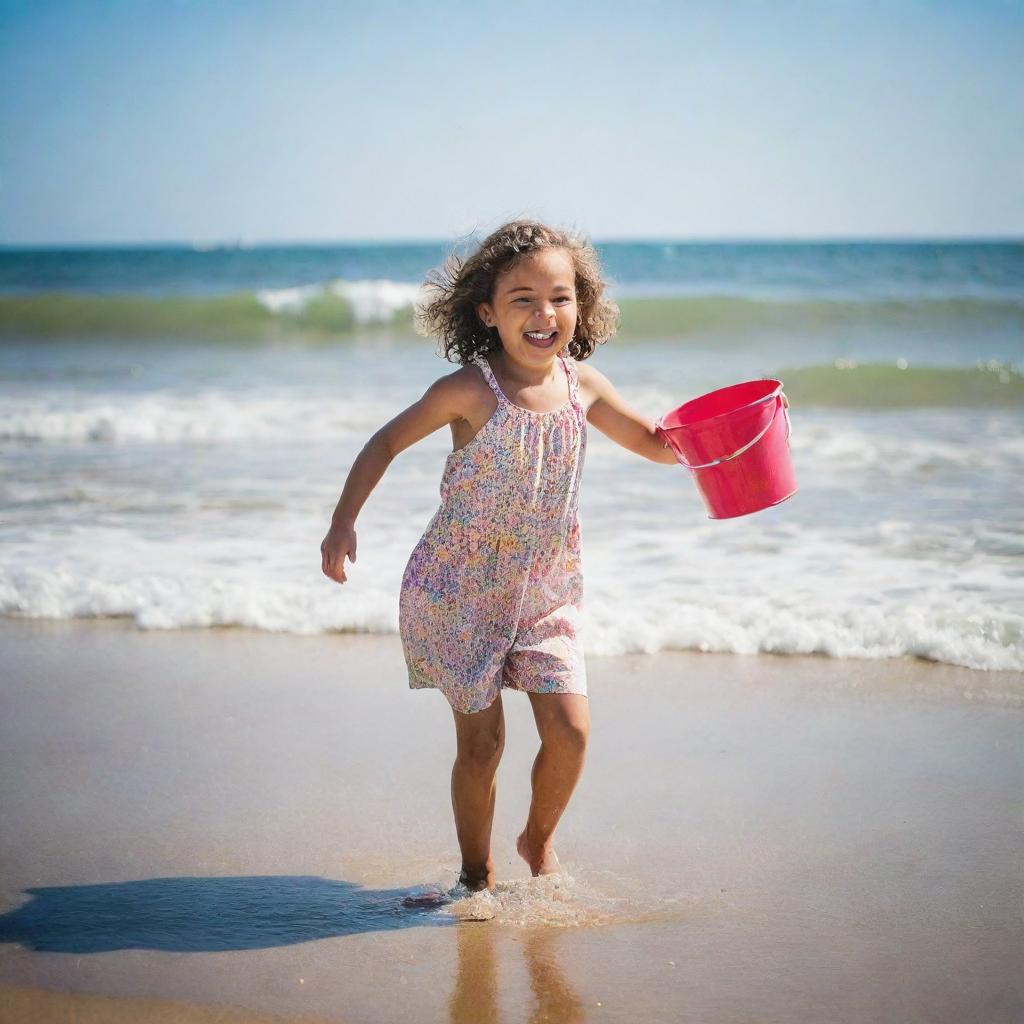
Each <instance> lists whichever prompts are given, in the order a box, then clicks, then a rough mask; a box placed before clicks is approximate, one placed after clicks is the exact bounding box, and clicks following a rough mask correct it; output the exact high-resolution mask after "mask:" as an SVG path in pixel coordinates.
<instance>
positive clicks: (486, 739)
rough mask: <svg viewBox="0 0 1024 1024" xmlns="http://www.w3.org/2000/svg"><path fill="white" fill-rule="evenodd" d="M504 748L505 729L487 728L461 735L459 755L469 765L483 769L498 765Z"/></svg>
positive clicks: (479, 769) (476, 768)
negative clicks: (468, 734)
mask: <svg viewBox="0 0 1024 1024" xmlns="http://www.w3.org/2000/svg"><path fill="white" fill-rule="evenodd" d="M504 749H505V734H504V730H503V729H498V730H494V729H486V730H481V731H480V732H476V733H474V734H473V735H471V736H462V737H460V738H459V743H458V754H457V757H458V759H459V761H460V762H462V764H464V765H466V766H467V767H471V768H473V769H475V770H478V771H482V770H485V769H488V768H491V767H493V766H496V765H497V763H498V762H499V761H500V760H501V754H502V751H503V750H504Z"/></svg>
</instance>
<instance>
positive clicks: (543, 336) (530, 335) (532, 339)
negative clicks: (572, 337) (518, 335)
mask: <svg viewBox="0 0 1024 1024" xmlns="http://www.w3.org/2000/svg"><path fill="white" fill-rule="evenodd" d="M523 337H524V338H525V339H526V340H527V341H528V342H529V343H530V344H531V345H533V346H534V348H550V347H551V346H552V345H553V344H554V343H555V339H556V338H557V337H558V331H525V332H524V333H523Z"/></svg>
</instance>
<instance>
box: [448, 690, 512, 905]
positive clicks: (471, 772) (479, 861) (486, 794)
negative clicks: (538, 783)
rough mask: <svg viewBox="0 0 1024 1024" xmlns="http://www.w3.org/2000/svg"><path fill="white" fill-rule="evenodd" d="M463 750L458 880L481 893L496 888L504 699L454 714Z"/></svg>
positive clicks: (458, 760)
mask: <svg viewBox="0 0 1024 1024" xmlns="http://www.w3.org/2000/svg"><path fill="white" fill-rule="evenodd" d="M452 713H453V714H454V715H455V736H456V742H457V745H458V749H457V753H456V756H455V764H454V765H453V766H452V809H453V810H454V811H455V831H456V833H457V835H458V837H459V849H460V850H461V851H462V874H461V875H460V877H459V881H460V882H462V884H463V885H465V886H466V887H467V888H469V889H471V890H473V891H478V890H480V889H484V888H487V889H493V888H494V862H493V861H492V859H491V824H492V822H493V821H494V800H495V795H496V791H497V785H496V780H495V775H496V773H497V771H498V762H499V761H500V760H501V753H502V751H503V750H504V748H505V715H504V712H503V710H502V706H501V695H500V694H499V695H498V697H497V699H496V700H495V701H494V703H493V704H492V705H491V706H490V707H489V708H487V709H486V710H484V711H477V712H474V713H473V714H471V715H467V714H463V713H462V712H460V711H455V710H454V709H452Z"/></svg>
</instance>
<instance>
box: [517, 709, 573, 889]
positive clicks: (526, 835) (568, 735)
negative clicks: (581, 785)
mask: <svg viewBox="0 0 1024 1024" xmlns="http://www.w3.org/2000/svg"><path fill="white" fill-rule="evenodd" d="M529 698H530V703H531V704H532V705H533V715H534V718H535V719H536V722H537V732H538V733H540V750H539V751H538V753H537V759H536V760H535V761H534V762H533V772H532V774H531V780H532V783H533V800H532V801H531V803H530V815H529V818H528V819H527V822H526V828H524V829H523V831H522V833H521V834H520V836H519V839H518V841H517V843H516V848H517V849H518V850H519V855H520V856H521V857H522V858H523V860H525V861H526V863H527V864H529V865H530V871H531V872H532V873H533V874H534V875H548V874H552V873H553V872H555V871H557V870H558V858H557V857H556V856H555V851H554V848H553V847H552V843H551V838H552V836H553V835H554V832H555V826H556V825H557V824H558V820H559V818H561V816H562V812H563V811H564V810H565V808H566V806H567V805H568V803H569V797H571V796H572V793H573V790H574V789H575V788H576V783H577V782H578V781H579V777H580V774H581V773H582V771H583V761H584V758H585V756H586V750H587V739H588V737H589V735H590V702H589V701H588V700H587V698H586V697H584V696H582V695H581V694H576V693H531V694H529Z"/></svg>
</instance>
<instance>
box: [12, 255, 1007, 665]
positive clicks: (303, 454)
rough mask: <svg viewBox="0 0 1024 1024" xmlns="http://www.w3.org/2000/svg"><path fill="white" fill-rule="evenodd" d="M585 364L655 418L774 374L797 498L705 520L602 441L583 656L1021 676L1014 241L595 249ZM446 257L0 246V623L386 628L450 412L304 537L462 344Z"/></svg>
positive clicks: (676, 487) (677, 474) (593, 471)
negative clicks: (451, 319) (431, 331)
mask: <svg viewBox="0 0 1024 1024" xmlns="http://www.w3.org/2000/svg"><path fill="white" fill-rule="evenodd" d="M598 248H599V251H600V253H601V256H602V259H603V261H604V264H605V267H606V269H607V272H608V277H609V281H610V291H611V293H612V295H613V296H614V297H615V298H616V299H617V300H618V301H619V304H620V307H621V309H622V324H621V327H620V330H619V332H618V334H617V335H616V337H615V338H613V339H612V340H611V341H610V342H609V343H608V344H607V345H605V346H603V347H602V348H600V349H599V351H598V352H597V353H595V355H594V356H593V357H592V361H593V363H594V365H596V366H597V367H598V368H600V369H601V370H602V371H603V372H604V373H605V374H606V375H607V376H608V377H609V378H610V379H611V380H612V381H613V383H614V384H615V385H616V387H617V388H618V390H619V392H620V393H621V394H622V396H623V397H624V398H625V399H626V401H627V402H629V403H630V404H631V405H632V406H633V407H634V408H636V409H637V410H639V411H641V412H643V413H644V414H646V415H648V416H649V417H650V418H652V419H654V418H656V417H657V416H658V415H660V414H661V413H662V412H664V411H666V410H668V409H670V408H673V407H675V406H676V405H679V404H680V403H681V402H683V401H686V400H687V399H689V398H692V397H695V396H696V395H699V394H701V393H703V392H705V391H707V390H710V389H711V388H715V387H720V386H723V385H725V384H729V383H734V382H736V381H738V380H749V379H752V378H756V377H761V376H773V377H779V378H780V379H782V380H783V381H784V383H785V387H786V393H787V395H788V396H789V399H790V403H791V409H790V412H791V420H792V426H793V434H792V438H791V452H792V457H793V460H794V464H795V468H796V474H797V479H798V482H799V485H800V490H799V492H798V493H797V494H796V495H795V496H794V497H793V498H791V499H790V500H789V501H786V502H784V503H783V504H781V505H779V506H777V507H776V508H773V509H769V510H766V511H764V512H761V513H757V514H755V515H753V516H747V517H743V518H740V519H735V520H727V521H713V520H709V519H708V518H707V517H706V515H705V512H704V509H703V506H702V504H701V502H700V500H699V498H698V495H697V492H696V489H695V487H694V485H693V482H692V480H691V479H690V476H689V473H688V472H687V471H686V470H685V469H683V468H682V467H677V466H662V465H657V464H654V463H650V462H646V461H645V460H642V459H639V458H637V457H636V456H635V455H632V454H631V453H629V452H627V451H625V450H623V449H621V448H619V447H617V446H616V445H614V444H613V443H612V442H611V441H609V440H608V439H607V438H605V437H603V435H601V434H600V433H599V432H598V431H597V430H596V429H594V428H593V427H591V429H590V431H589V443H588V452H587V461H586V469H585V472H584V481H583V492H582V498H581V521H582V526H583V537H584V573H585V578H586V588H587V595H586V607H585V611H584V622H583V629H584V640H585V643H586V647H587V651H588V653H589V654H592V655H606V654H616V653H623V652H637V651H640V652H655V651H659V650H664V649H677V648H678V649H691V648H692V649H698V650H706V651H733V652H739V653H744V654H758V653H773V654H787V653H812V652H813V653H818V654H821V655H825V656H830V657H838V658H851V657H852V658H890V657H903V656H917V657H921V658H928V659H932V660H936V661H943V662H948V663H951V664H957V665H965V666H969V667H973V668H979V669H1012V670H1021V669H1024V517H1022V515H1021V509H1022V508H1024V376H1022V373H1021V371H1022V369H1024V244H1013V243H938V242H935V243H914V244H909V243H907V244H894V243H877V244H875V243H850V244H838V243H837V244H811V243H801V244H787V243H775V244H749V245H743V244H736V243H729V244H724V243H723V244H719V245H714V244H700V245H697V244H669V243H664V242H636V243H614V244H606V245H599V247H598ZM447 251H448V247H446V246H445V245H441V244H438V245H427V244H411V245H401V244H389V245H350V246H343V247H315V246H306V247H302V246H295V247H276V248H249V249H241V248H222V249H203V250H199V249H190V248H187V247H179V248H164V249H140V248H134V249H78V250H68V251H57V250H39V251H28V250H12V249H7V250H0V613H2V614H4V615H7V616H15V617H17V616H28V617H50V618H71V617H94V616H126V617H129V618H131V619H132V620H133V621H134V622H135V623H136V624H137V625H138V626H139V627H140V628H143V629H186V628H212V627H225V626H237V625H241V626H248V627H252V628H257V629H265V630H273V631H287V632H294V633H304V634H309V633H318V632H325V631H373V632H395V631H397V625H398V587H399V581H400V579H401V575H402V571H403V569H404V567H405V562H406V560H407V558H408V556H409V553H410V552H411V550H412V548H413V546H414V544H415V543H416V540H417V539H418V537H419V535H420V533H421V532H422V530H423V528H424V527H425V526H426V524H427V522H428V521H429V519H430V517H431V516H432V514H433V512H434V509H435V508H436V507H437V502H438V484H439V481H440V475H441V470H442V467H443V462H444V458H445V455H446V453H447V452H448V451H449V450H450V448H451V439H450V434H449V432H448V431H447V429H445V430H442V431H438V432H437V433H436V434H434V435H431V436H430V437H429V438H426V439H425V440H424V441H422V442H420V443H419V444H418V445H415V446H414V447H413V448H411V449H409V450H407V451H406V452H403V453H402V454H401V455H400V456H399V457H398V458H397V459H396V460H395V462H394V463H393V464H392V466H391V467H390V468H389V470H388V472H387V473H386V474H385V476H384V478H383V480H382V481H381V483H380V484H379V485H378V487H377V489H376V490H375V491H374V493H373V494H372V495H371V497H370V499H369V500H368V502H367V503H366V505H365V506H364V509H363V512H362V514H361V516H360V520H359V522H358V523H357V531H358V537H359V554H358V561H357V562H356V564H355V565H354V566H351V567H350V569H349V570H348V574H349V583H348V584H346V585H344V586H339V585H338V584H336V583H334V582H332V581H330V580H328V579H327V578H326V577H324V576H323V575H322V573H321V571H320V551H319V545H320V541H321V539H322V538H323V535H324V533H325V531H326V528H327V526H328V523H329V519H330V515H331V512H332V510H333V508H334V505H335V503H336V501H337V498H338V495H339V494H340V491H341V487H342V485H343V483H344V480H345V474H346V472H347V470H348V467H349V466H350V465H351V462H352V460H353V459H354V457H355V455H356V454H357V452H358V451H359V449H360V447H361V446H362V444H363V443H364V442H365V441H366V439H367V438H368V437H369V436H370V435H371V434H372V433H373V432H374V431H375V430H376V429H378V428H379V427H380V426H381V425H382V424H383V423H384V422H386V421H387V420H388V419H390V418H391V417H392V416H394V415H396V414H397V413H398V412H400V411H401V410H402V409H403V408H405V407H406V406H408V405H409V404H410V403H412V402H413V401H415V400H416V399H417V398H419V396H420V395H421V394H422V393H423V391H424V390H425V389H426V387H427V386H428V385H429V384H430V383H431V382H432V381H433V380H434V379H436V378H437V377H438V376H440V375H442V374H444V373H448V372H450V371H451V370H452V369H454V367H453V366H452V364H449V363H446V362H445V361H444V360H442V359H441V358H439V357H438V355H437V354H436V351H435V346H434V343H433V341H432V340H431V339H424V338H420V337H417V336H416V335H415V333H414V332H413V330H412V327H411V310H412V304H413V303H414V302H415V301H416V299H417V296H418V294H419V284H420V282H421V281H422V279H423V275H424V273H425V272H426V271H427V270H428V269H429V268H431V267H434V266H438V265H440V263H441V262H442V260H443V259H444V256H445V254H446V252H447Z"/></svg>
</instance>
